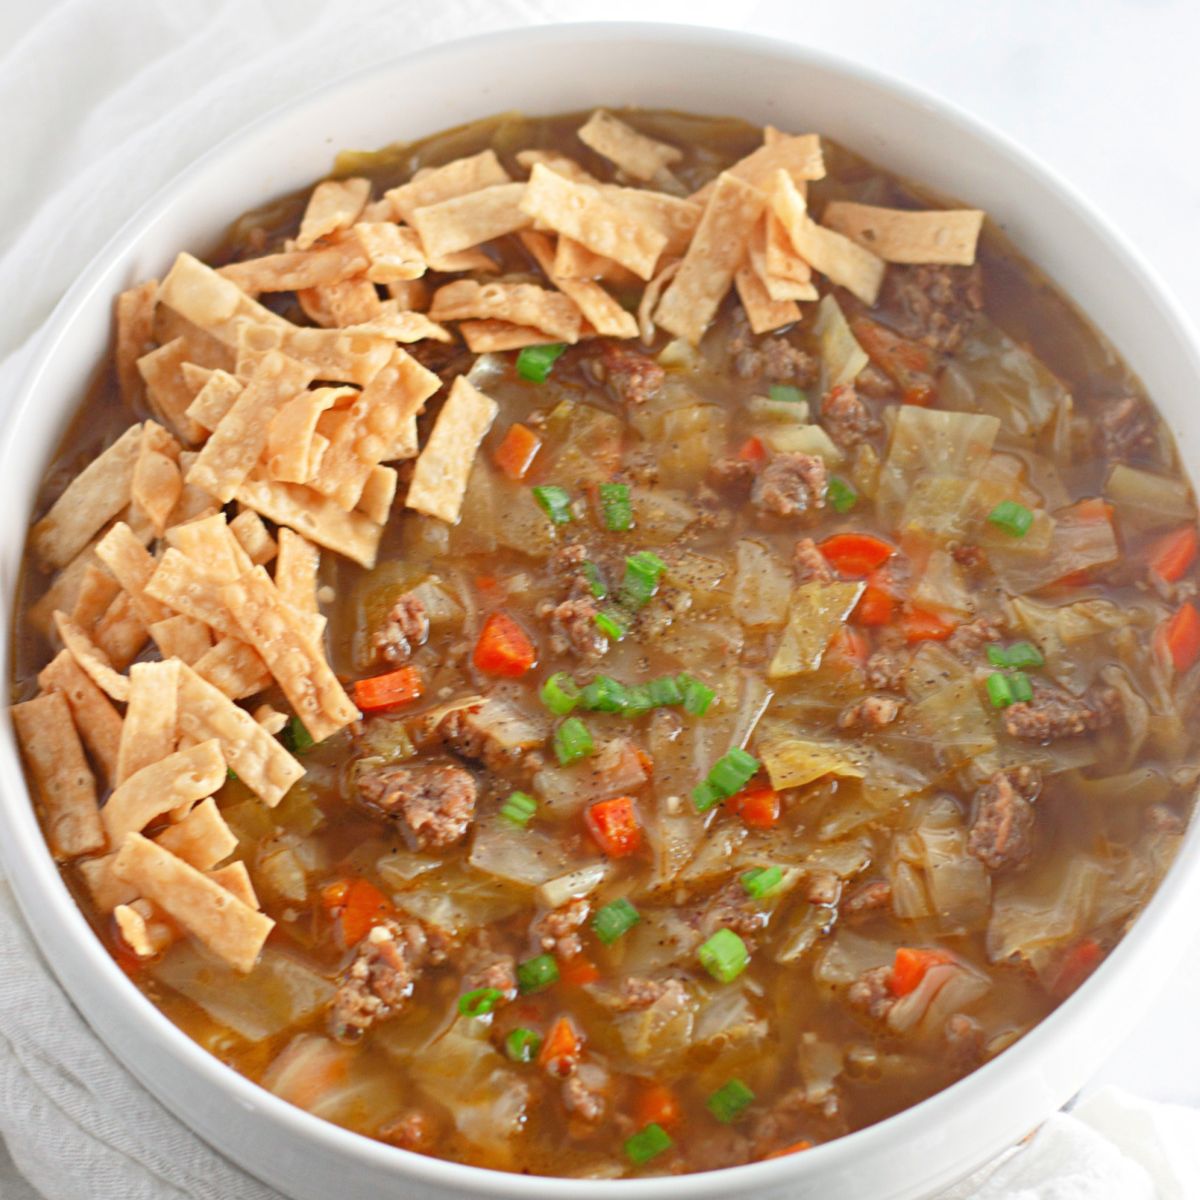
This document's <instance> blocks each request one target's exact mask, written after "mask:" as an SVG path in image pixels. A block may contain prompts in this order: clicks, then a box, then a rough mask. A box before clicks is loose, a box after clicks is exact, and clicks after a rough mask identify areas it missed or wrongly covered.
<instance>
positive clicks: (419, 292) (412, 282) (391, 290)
mask: <svg viewBox="0 0 1200 1200" xmlns="http://www.w3.org/2000/svg"><path fill="white" fill-rule="evenodd" d="M387 293H388V295H389V296H390V297H391V298H392V299H393V300H394V301H395V302H396V309H397V311H398V312H401V313H408V312H411V313H423V312H425V311H426V309H428V308H429V284H428V283H427V282H426V281H425V280H424V279H406V280H404V281H403V282H401V283H389V284H388V285H387ZM388 311H389V310H388V308H387V301H384V313H385V316H386V314H387V312H388Z"/></svg>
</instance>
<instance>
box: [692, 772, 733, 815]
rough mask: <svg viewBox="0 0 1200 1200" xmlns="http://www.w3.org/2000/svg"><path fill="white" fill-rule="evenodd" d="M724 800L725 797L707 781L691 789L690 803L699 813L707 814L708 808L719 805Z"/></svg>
mask: <svg viewBox="0 0 1200 1200" xmlns="http://www.w3.org/2000/svg"><path fill="white" fill-rule="evenodd" d="M724 799H725V797H724V796H722V795H721V793H720V792H719V791H717V789H716V788H715V787H714V786H713V785H712V784H711V783H709V782H708V780H707V779H706V780H704V782H703V783H698V784H696V786H695V787H694V788H692V803H693V804H694V805H695V806H696V811H697V812H699V813H704V812H708V810H709V809H710V808H712V807H713V806H714V805H716V804H720V803H721V801H722V800H724Z"/></svg>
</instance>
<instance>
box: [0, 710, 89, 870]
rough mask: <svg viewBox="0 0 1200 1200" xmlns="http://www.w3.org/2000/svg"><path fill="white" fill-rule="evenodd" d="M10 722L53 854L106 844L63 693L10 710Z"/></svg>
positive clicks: (73, 854)
mask: <svg viewBox="0 0 1200 1200" xmlns="http://www.w3.org/2000/svg"><path fill="white" fill-rule="evenodd" d="M12 718H13V725H14V726H15V728H16V731H17V739H18V741H19V742H20V743H21V750H22V751H23V752H24V755H25V761H26V762H27V763H28V764H29V770H30V772H31V773H32V774H33V779H34V783H35V784H36V785H37V789H38V793H39V795H40V797H41V801H42V811H43V812H44V814H45V817H46V836H47V839H48V840H49V842H50V844H51V846H53V847H54V850H55V854H56V855H57V856H58V857H61V858H77V857H78V856H79V855H81V854H93V853H95V852H96V851H98V850H103V849H104V848H105V846H106V845H107V844H108V841H107V838H106V837H105V833H104V827H103V825H102V824H101V821H100V809H99V807H98V805H97V803H96V781H95V779H94V778H93V777H92V772H91V771H90V770H89V768H88V765H87V760H86V759H85V758H84V756H83V746H82V745H81V744H80V741H79V735H78V734H77V733H76V732H75V724H74V722H73V721H72V720H71V707H70V704H69V703H68V701H67V697H66V696H65V695H64V694H63V693H62V692H47V693H46V694H45V695H44V696H38V697H36V698H35V699H33V700H26V701H25V703H24V704H15V705H13V709H12Z"/></svg>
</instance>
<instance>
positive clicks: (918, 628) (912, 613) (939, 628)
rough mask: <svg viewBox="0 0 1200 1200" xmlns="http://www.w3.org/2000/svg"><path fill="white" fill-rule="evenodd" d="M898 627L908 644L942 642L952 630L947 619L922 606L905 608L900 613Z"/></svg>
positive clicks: (952, 627)
mask: <svg viewBox="0 0 1200 1200" xmlns="http://www.w3.org/2000/svg"><path fill="white" fill-rule="evenodd" d="M900 627H901V628H902V629H903V630H904V639H905V641H907V642H908V644H909V645H910V646H912V645H915V644H916V643H917V642H944V641H945V640H946V639H947V638H948V637H949V636H950V635H951V634H952V633H953V632H954V626H953V625H952V624H951V623H950V622H949V621H944V620H943V619H942V618H941V617H939V616H938V615H937V613H931V612H930V611H929V610H928V609H924V608H905V609H904V611H903V612H902V613H901V614H900Z"/></svg>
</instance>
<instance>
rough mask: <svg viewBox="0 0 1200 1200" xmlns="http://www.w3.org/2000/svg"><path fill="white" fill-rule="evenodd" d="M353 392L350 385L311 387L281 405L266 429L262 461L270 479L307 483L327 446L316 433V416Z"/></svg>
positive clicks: (347, 397)
mask: <svg viewBox="0 0 1200 1200" xmlns="http://www.w3.org/2000/svg"><path fill="white" fill-rule="evenodd" d="M357 395H358V392H357V391H356V390H355V389H354V388H314V389H312V390H310V391H307V392H300V393H299V394H298V395H296V396H294V397H293V398H292V399H291V400H289V401H288V402H287V403H286V404H284V405H283V407H282V408H280V409H279V411H278V412H276V414H275V416H274V417H272V419H271V425H270V428H269V429H268V431H267V447H266V454H267V458H266V461H267V471H268V472H269V473H270V475H271V478H272V479H281V480H283V482H284V483H307V482H308V481H309V480H310V479H311V478H312V477H313V476H314V475H315V474H316V471H317V467H318V466H319V464H320V461H321V459H322V458H323V457H324V452H325V449H326V447H327V446H328V442H327V441H326V440H325V439H324V438H321V437H320V435H319V434H317V421H318V419H319V418H320V416H321V414H322V413H323V412H325V411H326V410H328V409H330V408H333V406H334V405H335V404H336V403H338V401H339V400H352V399H353V398H354V397H355V396H357ZM318 438H319V441H317V440H316V439H318Z"/></svg>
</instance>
